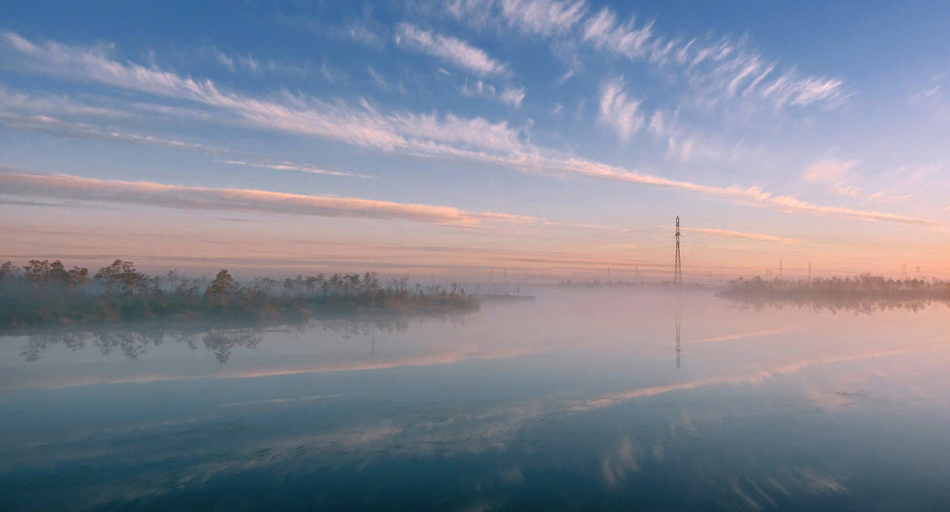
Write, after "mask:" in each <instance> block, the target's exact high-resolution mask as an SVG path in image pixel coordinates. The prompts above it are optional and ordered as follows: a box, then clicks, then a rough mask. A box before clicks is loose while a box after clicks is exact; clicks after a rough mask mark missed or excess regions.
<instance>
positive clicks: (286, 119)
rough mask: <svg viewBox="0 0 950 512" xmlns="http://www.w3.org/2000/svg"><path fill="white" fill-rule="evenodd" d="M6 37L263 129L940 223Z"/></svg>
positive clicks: (85, 72)
mask: <svg viewBox="0 0 950 512" xmlns="http://www.w3.org/2000/svg"><path fill="white" fill-rule="evenodd" d="M2 41H3V42H5V43H6V45H7V47H8V48H10V49H12V50H14V52H16V53H18V54H20V55H21V56H24V57H26V59H24V61H23V62H21V65H22V66H24V67H26V68H27V69H30V70H32V71H36V72H43V73H46V74H49V75H52V76H59V77H64V78H67V79H71V80H80V81H87V82H93V83H98V84H103V85H109V86H113V87H119V88H123V89H128V90H133V91H139V92H143V93H148V94H154V95H157V96H161V97H166V98H174V99H178V100H188V101H194V102H198V103H200V104H203V105H204V106H206V107H212V108H214V109H218V110H219V111H221V112H223V113H225V114H227V115H229V116H233V118H234V119H237V120H240V121H242V122H244V123H247V124H249V125H251V126H254V127H257V128H261V129H267V130H276V131H283V132H290V133H297V134H304V135H312V136H317V137H322V138H327V139H331V140H339V141H342V142H345V143H347V144H352V145H357V146H364V147H372V148H376V149H380V150H383V151H400V152H402V153H405V154H408V155H414V156H421V157H426V158H443V159H458V160H464V161H476V162H479V163H483V164H492V165H498V166H502V167H506V168H510V169H515V170H519V171H523V172H536V173H553V174H575V175H582V176H588V177H592V178H598V179H606V180H612V181H622V182H628V183H637V184H642V185H650V186H660V187H667V188H674V189H679V190H686V191H690V192H695V193H699V194H705V195H711V196H716V197H721V198H726V199H728V200H731V201H733V202H736V203H739V204H746V205H751V206H758V207H766V208H771V209H775V210H779V211H783V212H788V213H806V214H812V215H824V216H839V217H846V218H854V219H863V220H880V221H891V222H899V223H904V224H917V225H929V226H932V225H935V223H934V222H933V221H931V220H928V219H921V218H915V217H909V216H904V215H899V214H893V213H887V212H877V211H866V210H858V209H852V208H846V207H837V206H823V205H817V204H813V203H809V202H806V201H803V200H800V199H798V198H796V197H793V196H788V195H776V194H772V193H770V192H766V191H764V190H762V189H761V188H759V187H755V186H739V185H734V186H729V187H717V186H709V185H702V184H697V183H691V182H685V181H677V180H670V179H667V178H663V177H660V176H654V175H651V174H646V173H641V172H633V171H629V170H627V169H623V168H620V167H616V166H611V165H607V164H603V163H599V162H595V161H591V160H588V159H585V158H581V157H577V156H575V155H571V154H567V153H564V152H561V151H557V150H553V149H548V148H543V147H538V146H535V145H534V144H531V143H530V142H526V141H525V140H524V136H523V134H522V133H521V131H519V130H517V129H514V128H512V127H510V126H509V125H508V123H507V122H505V121H500V122H496V123H492V122H490V121H488V120H486V119H484V118H481V117H476V118H461V117H458V116H455V115H452V114H445V115H444V116H440V115H438V114H417V113H413V112H405V111H397V112H390V113H381V112H379V111H378V110H377V109H375V108H374V107H373V106H371V105H369V104H368V103H367V102H365V101H363V102H361V103H360V104H359V106H354V105H349V104H345V103H342V102H334V103H331V102H327V101H323V100H319V99H314V98H311V97H307V96H302V95H296V96H295V95H290V94H286V93H285V94H282V95H280V96H278V97H276V98H269V99H268V98H259V97H252V96H249V95H246V94H241V93H237V92H233V91H227V90H223V89H221V88H219V87H218V86H217V85H215V84H214V83H213V82H212V81H210V80H203V81H202V80H195V79H193V78H186V77H182V76H179V75H176V74H174V73H172V72H169V71H165V70H162V69H158V68H146V67H143V66H141V65H138V64H134V63H130V62H118V61H116V60H113V59H111V58H109V57H108V55H107V54H106V50H105V49H103V48H102V47H95V48H76V47H72V46H67V45H63V44H60V43H56V42H52V41H48V42H45V43H42V44H34V43H32V42H30V41H27V40H26V39H24V38H22V37H20V36H18V35H16V34H13V33H10V32H7V33H5V34H3V36H2ZM618 99H619V100H622V101H618ZM634 101H635V100H631V99H630V98H629V97H628V96H626V94H625V93H624V95H622V96H621V95H620V94H619V92H617V93H615V94H614V95H613V96H612V99H611V101H610V102H608V104H609V105H610V106H611V107H617V106H620V107H621V108H620V109H619V111H620V112H621V113H631V115H632V116H634V117H632V118H630V119H631V121H630V123H629V125H628V126H629V127H630V129H632V128H633V126H634V125H636V124H637V121H636V118H635V114H636V111H635V110H632V109H631V105H632V104H633V102H634ZM608 111H611V109H608ZM640 122H641V123H642V121H640Z"/></svg>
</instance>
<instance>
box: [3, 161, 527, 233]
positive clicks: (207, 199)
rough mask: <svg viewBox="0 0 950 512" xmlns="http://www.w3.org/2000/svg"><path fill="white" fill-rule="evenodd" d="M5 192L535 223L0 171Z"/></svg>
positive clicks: (444, 210) (404, 206) (365, 202)
mask: <svg viewBox="0 0 950 512" xmlns="http://www.w3.org/2000/svg"><path fill="white" fill-rule="evenodd" d="M0 186H2V191H3V194H5V195H11V196H18V197H42V198H48V199H67V200H78V201H95V202H107V203H119V204H134V205H145V206H159V207H165V208H178V209H187V210H218V211H242V212H262V213H283V214H292V215H311V216H317V217H355V218H369V219H382V220H408V221H414V222H423V223H429V224H438V225H451V226H467V227H470V226H477V225H480V224H483V223H486V222H488V223H491V222H529V221H531V220H533V219H531V218H527V217H518V216H515V215H508V214H501V213H491V212H483V213H472V212H466V211H463V210H459V209H457V208H452V207H448V206H431V205H424V204H408V203H395V202H390V201H376V200H370V199H358V198H352V197H332V196H313V195H302V194H287V193H281V192H270V191H265V190H251V189H230V188H204V187H185V186H177V185H165V184H161V183H153V182H131V181H119V180H102V179H94V178H81V177H78V176H69V175H64V174H53V175H43V174H29V173H23V172H0Z"/></svg>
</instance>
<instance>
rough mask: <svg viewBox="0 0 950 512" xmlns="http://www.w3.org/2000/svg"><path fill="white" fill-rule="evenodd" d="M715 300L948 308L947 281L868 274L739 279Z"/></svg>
mask: <svg viewBox="0 0 950 512" xmlns="http://www.w3.org/2000/svg"><path fill="white" fill-rule="evenodd" d="M717 296H719V297H722V298H725V299H730V300H733V301H736V302H740V303H742V304H744V305H749V306H753V307H757V308H758V307H762V306H765V305H770V306H776V307H782V306H785V305H791V306H796V307H802V308H810V309H813V310H819V309H829V310H831V311H832V312H834V311H838V310H843V311H851V312H855V313H870V312H872V311H879V310H887V309H905V310H912V311H917V310H920V309H923V308H924V307H927V306H928V305H930V304H932V303H943V304H946V305H950V281H944V280H938V279H931V280H930V281H927V280H924V279H889V278H885V277H883V276H875V275H871V274H863V275H859V276H854V277H845V278H840V277H831V278H814V279H808V280H805V279H798V280H783V279H771V280H766V279H762V278H761V277H755V278H752V279H743V278H739V279H737V280H735V281H732V282H730V283H729V285H728V287H727V288H726V289H725V290H723V291H721V292H719V293H718V294H717Z"/></svg>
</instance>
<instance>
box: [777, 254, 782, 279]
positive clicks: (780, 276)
mask: <svg viewBox="0 0 950 512" xmlns="http://www.w3.org/2000/svg"><path fill="white" fill-rule="evenodd" d="M778 278H779V279H781V278H782V259H781V258H779V260H778Z"/></svg>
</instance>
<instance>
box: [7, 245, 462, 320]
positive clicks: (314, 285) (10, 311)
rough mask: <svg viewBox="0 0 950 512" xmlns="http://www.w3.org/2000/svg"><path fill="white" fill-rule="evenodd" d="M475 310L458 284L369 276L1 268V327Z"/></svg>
mask: <svg viewBox="0 0 950 512" xmlns="http://www.w3.org/2000/svg"><path fill="white" fill-rule="evenodd" d="M477 307H478V302H477V300H476V299H475V297H473V296H469V295H466V293H465V290H463V289H461V288H460V287H459V286H458V285H457V284H452V285H451V286H450V287H449V288H442V287H441V286H439V285H434V286H427V287H424V286H422V285H420V284H415V285H414V286H410V285H409V280H408V278H402V279H393V280H389V281H388V282H386V283H382V282H381V281H380V279H379V278H378V277H377V275H376V274H375V273H373V272H365V273H362V274H360V273H351V274H346V273H335V274H331V275H326V274H318V275H316V276H303V275H298V276H296V277H295V278H285V279H282V280H280V279H273V278H269V277H264V278H255V279H254V280H253V281H252V282H248V283H242V282H239V281H238V280H236V279H235V278H234V277H233V276H232V275H231V274H230V272H229V271H228V270H225V269H222V270H220V271H219V272H218V273H217V274H216V275H215V276H214V278H213V279H211V280H210V281H208V280H207V279H202V278H188V277H185V276H182V275H180V274H178V273H177V272H175V271H170V272H168V273H166V274H163V275H160V276H150V275H147V274H145V273H142V272H139V271H138V270H137V269H136V268H135V264H134V263H132V262H131V261H124V260H121V259H117V260H115V261H114V262H113V263H112V264H110V265H107V266H104V267H102V268H100V269H99V270H98V271H97V272H96V273H95V274H91V272H90V271H89V270H88V269H86V268H82V267H78V266H74V267H72V268H71V269H67V267H66V265H64V264H63V263H62V262H61V261H60V260H55V261H49V260H38V259H32V260H30V261H29V262H28V263H27V264H26V265H23V266H17V265H14V264H13V263H12V262H6V263H3V264H2V265H0V328H9V327H18V326H26V325H36V324H60V325H70V324H74V323H95V322H109V321H127V320H151V319H164V318H173V319H179V320H195V319H199V318H205V317H229V318H232V319H246V320H263V319H267V320H300V319H306V318H310V317H313V316H320V315H326V314H334V313H336V314H339V313H351V312H396V313H431V312H443V311H445V312H448V311H453V310H464V309H470V308H477Z"/></svg>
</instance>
